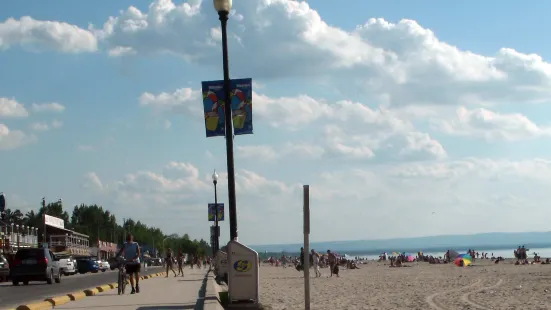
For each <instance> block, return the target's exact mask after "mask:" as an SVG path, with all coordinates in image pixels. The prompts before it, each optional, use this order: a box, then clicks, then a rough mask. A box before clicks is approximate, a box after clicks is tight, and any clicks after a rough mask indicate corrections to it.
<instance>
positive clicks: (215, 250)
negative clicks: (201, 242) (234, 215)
mask: <svg viewBox="0 0 551 310" xmlns="http://www.w3.org/2000/svg"><path fill="white" fill-rule="evenodd" d="M212 184H214V206H215V212H214V244H213V249H212V251H213V253H212V257H215V256H216V253H218V244H219V239H220V236H219V234H218V231H219V230H220V229H219V228H218V227H219V226H218V191H217V186H216V185H217V184H218V174H217V173H216V170H214V173H213V174H212Z"/></svg>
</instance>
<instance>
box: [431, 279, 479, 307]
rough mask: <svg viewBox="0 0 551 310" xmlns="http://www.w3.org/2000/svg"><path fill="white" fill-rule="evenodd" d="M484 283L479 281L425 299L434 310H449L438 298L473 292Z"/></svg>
mask: <svg viewBox="0 0 551 310" xmlns="http://www.w3.org/2000/svg"><path fill="white" fill-rule="evenodd" d="M481 283H482V279H478V280H476V281H474V282H473V283H471V284H469V285H468V286H465V287H463V288H460V289H451V290H446V291H441V292H437V293H434V294H431V295H429V296H427V297H426V298H425V301H426V303H427V304H428V305H429V306H430V307H431V308H432V309H434V310H446V309H449V308H448V307H447V306H444V305H442V303H440V302H439V301H438V300H437V299H436V298H437V297H439V296H444V295H446V294H455V295H457V294H458V292H461V291H466V290H471V289H473V288H476V287H477V286H478V285H480V284H481Z"/></svg>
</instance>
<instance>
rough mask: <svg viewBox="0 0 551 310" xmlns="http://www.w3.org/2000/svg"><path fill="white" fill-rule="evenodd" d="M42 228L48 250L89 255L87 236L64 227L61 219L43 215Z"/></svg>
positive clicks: (73, 254)
mask: <svg viewBox="0 0 551 310" xmlns="http://www.w3.org/2000/svg"><path fill="white" fill-rule="evenodd" d="M44 229H45V235H46V236H45V240H46V241H47V242H48V243H47V246H48V247H49V249H50V251H52V252H54V253H63V254H68V255H72V256H90V241H89V240H90V239H89V237H88V236H87V235H85V234H81V233H78V232H76V231H72V230H70V229H66V228H65V222H64V221H63V219H60V218H57V217H53V216H50V215H44Z"/></svg>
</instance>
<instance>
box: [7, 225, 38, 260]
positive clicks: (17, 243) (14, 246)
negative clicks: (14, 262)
mask: <svg viewBox="0 0 551 310" xmlns="http://www.w3.org/2000/svg"><path fill="white" fill-rule="evenodd" d="M37 234H38V228H36V227H30V226H25V225H19V224H14V223H10V224H9V225H8V224H7V223H6V224H4V225H2V226H0V252H1V253H15V252H17V250H19V249H21V248H36V247H38V236H37Z"/></svg>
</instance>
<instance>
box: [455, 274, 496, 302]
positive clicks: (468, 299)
mask: <svg viewBox="0 0 551 310" xmlns="http://www.w3.org/2000/svg"><path fill="white" fill-rule="evenodd" d="M501 284H503V279H499V280H498V281H497V282H496V283H495V284H494V285H491V286H485V287H482V288H480V289H477V290H474V291H470V292H467V293H465V294H463V295H462V296H461V301H462V302H464V303H466V304H468V305H469V306H471V307H474V308H475V309H490V308H488V307H486V306H484V305H481V304H479V303H476V302H474V301H473V300H472V299H471V296H472V295H473V294H476V293H479V292H483V291H486V290H493V289H496V288H498V287H499V286H500V285H501Z"/></svg>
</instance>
